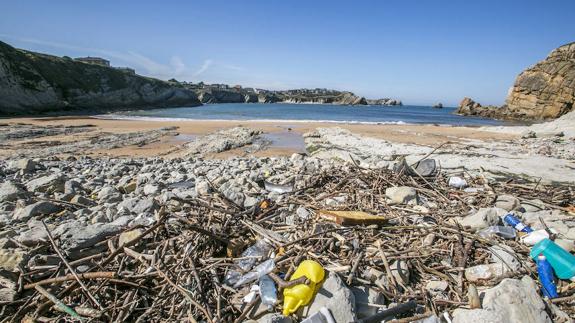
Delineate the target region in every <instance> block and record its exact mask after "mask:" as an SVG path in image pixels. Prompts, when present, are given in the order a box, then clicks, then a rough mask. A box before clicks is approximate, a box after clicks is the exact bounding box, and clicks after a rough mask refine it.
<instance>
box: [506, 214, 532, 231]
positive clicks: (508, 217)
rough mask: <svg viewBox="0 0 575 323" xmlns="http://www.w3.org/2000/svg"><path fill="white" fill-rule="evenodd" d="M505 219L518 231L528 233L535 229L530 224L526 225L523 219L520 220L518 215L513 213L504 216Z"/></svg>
mask: <svg viewBox="0 0 575 323" xmlns="http://www.w3.org/2000/svg"><path fill="white" fill-rule="evenodd" d="M503 221H505V223H507V224H509V225H510V226H512V227H514V228H515V230H517V231H522V232H526V233H531V232H533V229H531V227H530V226H528V225H525V224H523V223H522V222H521V220H519V219H518V218H517V217H516V216H514V215H513V214H512V213H509V214H507V215H506V216H505V217H504V218H503Z"/></svg>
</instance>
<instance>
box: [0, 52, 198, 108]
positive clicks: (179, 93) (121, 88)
mask: <svg viewBox="0 0 575 323" xmlns="http://www.w3.org/2000/svg"><path fill="white" fill-rule="evenodd" d="M197 105H201V103H200V101H199V100H198V98H197V96H196V94H195V93H194V92H193V91H190V90H186V89H183V88H179V87H176V86H173V85H171V84H169V83H167V82H164V81H160V80H157V79H152V78H147V77H142V76H138V75H132V74H129V73H126V72H124V71H122V70H118V69H114V68H110V67H103V66H97V65H90V64H85V63H81V62H76V61H73V60H71V59H66V58H60V57H56V56H50V55H44V54H39V53H33V52H28V51H24V50H19V49H16V48H14V47H11V46H10V45H8V44H6V43H3V42H0V115H3V116H9V115H23V114H36V113H46V112H58V113H60V112H65V111H72V110H91V111H114V110H126V109H134V108H151V107H153V108H158V107H177V106H197Z"/></svg>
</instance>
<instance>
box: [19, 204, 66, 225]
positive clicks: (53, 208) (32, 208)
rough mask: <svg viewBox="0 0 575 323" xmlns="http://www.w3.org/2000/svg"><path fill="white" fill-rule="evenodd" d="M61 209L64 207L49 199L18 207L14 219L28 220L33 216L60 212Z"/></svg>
mask: <svg viewBox="0 0 575 323" xmlns="http://www.w3.org/2000/svg"><path fill="white" fill-rule="evenodd" d="M60 210H62V208H61V207H60V206H59V205H58V204H54V203H52V202H48V201H41V202H37V203H34V204H30V205H28V206H26V207H24V208H22V209H17V210H16V211H15V212H14V216H13V219H14V220H19V221H27V220H28V219H30V218H32V217H35V216H39V215H49V214H53V213H56V212H59V211H60Z"/></svg>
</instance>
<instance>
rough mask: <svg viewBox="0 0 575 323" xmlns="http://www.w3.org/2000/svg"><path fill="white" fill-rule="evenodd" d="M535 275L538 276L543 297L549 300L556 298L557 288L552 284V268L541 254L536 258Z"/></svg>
mask: <svg viewBox="0 0 575 323" xmlns="http://www.w3.org/2000/svg"><path fill="white" fill-rule="evenodd" d="M537 273H538V274H539V281H540V282H541V286H543V287H542V288H541V291H542V292H543V295H545V296H547V297H549V298H556V297H558V296H559V295H557V286H556V285H555V282H554V278H555V277H554V275H553V268H552V267H551V264H550V263H549V262H548V261H547V258H545V256H544V255H543V254H540V255H539V256H538V257H537Z"/></svg>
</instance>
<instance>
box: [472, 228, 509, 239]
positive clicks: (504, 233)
mask: <svg viewBox="0 0 575 323" xmlns="http://www.w3.org/2000/svg"><path fill="white" fill-rule="evenodd" d="M479 235H480V236H481V237H484V238H487V237H490V236H492V235H497V236H500V237H502V238H505V239H513V238H515V236H516V235H517V233H516V231H515V229H513V228H511V227H504V226H501V225H494V226H491V227H488V228H485V229H483V230H481V231H480V232H479Z"/></svg>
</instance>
